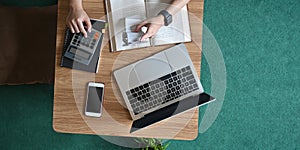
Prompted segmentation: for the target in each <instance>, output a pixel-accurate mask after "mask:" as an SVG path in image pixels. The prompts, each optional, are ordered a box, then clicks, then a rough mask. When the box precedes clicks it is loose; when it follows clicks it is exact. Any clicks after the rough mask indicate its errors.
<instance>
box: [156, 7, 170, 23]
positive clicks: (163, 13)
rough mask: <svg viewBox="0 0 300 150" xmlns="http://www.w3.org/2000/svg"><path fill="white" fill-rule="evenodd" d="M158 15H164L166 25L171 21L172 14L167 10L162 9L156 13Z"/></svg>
mask: <svg viewBox="0 0 300 150" xmlns="http://www.w3.org/2000/svg"><path fill="white" fill-rule="evenodd" d="M158 15H163V16H164V22H165V26H168V25H169V24H171V23H172V15H171V14H170V13H169V12H168V11H166V10H162V11H160V12H159V13H158Z"/></svg>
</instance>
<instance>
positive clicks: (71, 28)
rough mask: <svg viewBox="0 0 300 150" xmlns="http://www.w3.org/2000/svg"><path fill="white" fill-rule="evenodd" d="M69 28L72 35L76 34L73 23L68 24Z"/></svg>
mask: <svg viewBox="0 0 300 150" xmlns="http://www.w3.org/2000/svg"><path fill="white" fill-rule="evenodd" d="M68 27H69V28H70V30H71V32H72V33H75V30H74V28H73V25H72V24H71V23H69V22H68Z"/></svg>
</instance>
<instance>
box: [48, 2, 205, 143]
mask: <svg viewBox="0 0 300 150" xmlns="http://www.w3.org/2000/svg"><path fill="white" fill-rule="evenodd" d="M67 3H68V1H65V0H59V1H58V18H57V19H58V20H57V37H56V38H57V39H56V66H55V84H54V108H53V128H54V130H55V131H57V132H63V133H79V134H97V135H111V136H127V137H147V138H162V139H181V140H193V139H195V138H196V137H197V135H198V108H195V109H191V110H189V111H186V112H184V113H181V114H179V115H176V116H174V117H172V118H168V119H165V120H163V121H161V122H158V123H155V124H153V125H151V126H149V127H146V128H144V129H141V130H139V131H136V132H133V133H129V131H130V128H131V124H132V119H131V117H130V115H129V112H128V111H127V109H126V107H125V105H124V102H123V99H122V98H121V94H120V92H119V91H118V87H117V85H116V82H115V81H114V78H112V70H115V69H117V68H120V67H122V66H126V65H127V64H129V63H132V62H135V61H137V60H140V59H142V58H145V57H147V56H150V55H152V54H154V53H157V52H159V51H161V50H163V49H166V48H169V47H171V46H173V45H165V46H157V47H150V48H143V49H137V50H129V51H122V52H114V53H111V52H110V50H109V48H110V46H109V37H108V34H105V37H104V39H105V40H104V42H103V49H102V52H101V58H100V68H99V72H98V73H97V74H95V73H89V72H83V71H78V70H72V69H68V68H63V67H60V61H61V55H62V49H63V41H64V31H65V28H66V24H65V20H66V16H67V14H68V4H67ZM83 6H84V9H85V10H86V12H87V13H88V15H89V17H90V18H95V19H102V20H106V19H105V14H106V13H105V4H104V0H83ZM188 10H189V12H190V14H189V19H190V26H191V33H192V40H193V42H190V43H186V46H187V48H188V50H189V54H190V56H191V59H192V61H193V63H194V66H195V68H196V70H197V73H198V75H199V76H200V66H201V51H202V50H201V47H202V19H203V0H191V2H190V3H189V4H188ZM90 81H95V82H102V83H105V97H104V103H103V112H102V117H101V118H92V117H86V116H85V115H84V105H85V97H86V87H87V83H88V82H90Z"/></svg>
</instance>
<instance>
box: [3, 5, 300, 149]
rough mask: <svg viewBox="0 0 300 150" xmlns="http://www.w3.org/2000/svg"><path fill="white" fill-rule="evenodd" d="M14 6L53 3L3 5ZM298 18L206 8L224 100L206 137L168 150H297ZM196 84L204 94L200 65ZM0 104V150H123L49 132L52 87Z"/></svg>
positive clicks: (295, 8)
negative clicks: (222, 70) (221, 67)
mask: <svg viewBox="0 0 300 150" xmlns="http://www.w3.org/2000/svg"><path fill="white" fill-rule="evenodd" d="M13 2H14V3H15V4H16V3H17V2H19V3H18V5H20V6H21V5H23V6H32V5H38V6H40V5H47V4H53V3H55V1H35V0H33V1H29V0H27V1H21V2H23V3H21V2H20V1H11V3H10V2H7V3H3V2H1V3H0V4H7V5H9V4H13ZM43 2H44V3H43ZM299 14H300V1H299V0H286V1H281V0H244V1H239V0H225V1H219V0H206V1H205V6H204V23H205V24H206V25H207V27H208V28H209V29H210V30H211V32H212V33H213V35H214V36H215V38H216V40H217V42H218V44H219V46H220V48H221V51H222V53H223V57H224V60H225V64H226V71H227V85H226V86H227V90H226V96H225V99H224V103H223V107H222V110H221V112H220V113H219V116H218V118H217V119H216V121H215V122H214V123H213V125H212V126H211V127H210V128H209V129H208V130H207V131H206V132H205V133H202V134H199V136H198V138H197V139H195V140H193V141H177V140H172V141H171V144H170V146H169V148H168V149H170V150H173V149H178V150H182V149H185V150H194V149H197V150H198V149H284V150H285V149H293V150H294V149H300V142H299V140H300V115H299V112H300V101H299V99H300V95H299V91H300V85H299V84H300V79H299V74H300V62H299V61H300V58H299V57H300V45H299V44H300V15H299ZM207 34H208V32H207V31H205V33H204V37H203V47H204V48H205V47H206V45H209V44H210V43H209V42H208V41H206V38H205V35H207ZM204 50H205V51H208V50H209V49H204ZM201 81H202V84H203V86H204V88H205V90H206V91H208V92H209V91H210V89H211V88H210V85H211V80H210V71H209V66H208V64H207V61H206V59H205V58H203V60H202V68H201ZM0 101H1V105H0V118H1V119H2V120H1V122H0V127H1V129H0V134H1V138H0V149H112V150H114V149H125V148H123V147H119V146H116V145H113V144H111V143H109V142H106V141H105V140H103V139H101V138H99V137H97V136H90V135H74V134H61V133H56V132H54V131H53V129H52V107H53V85H44V84H36V85H20V86H0ZM203 108H204V109H201V111H200V115H201V116H202V115H203V113H204V112H205V108H206V107H203Z"/></svg>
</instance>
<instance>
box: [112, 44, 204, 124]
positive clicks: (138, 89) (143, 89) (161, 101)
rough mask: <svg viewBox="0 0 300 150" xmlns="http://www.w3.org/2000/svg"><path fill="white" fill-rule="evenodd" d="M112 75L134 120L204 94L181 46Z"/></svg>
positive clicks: (187, 55)
mask: <svg viewBox="0 0 300 150" xmlns="http://www.w3.org/2000/svg"><path fill="white" fill-rule="evenodd" d="M113 75H114V77H115V79H116V82H117V84H118V86H119V89H120V92H121V93H122V97H123V98H124V101H125V104H126V106H127V108H128V111H129V113H130V115H131V118H132V119H133V120H138V119H141V118H143V117H144V116H145V115H147V114H150V113H152V112H157V110H160V109H164V108H167V107H168V106H170V105H172V104H174V103H177V102H178V101H181V100H183V99H187V98H189V97H194V96H198V95H199V94H201V93H203V92H204V90H203V87H202V85H201V83H200V81H199V78H198V75H197V72H196V70H195V68H194V65H193V63H192V60H191V58H190V56H189V54H188V51H187V48H186V47H185V45H184V44H178V45H176V46H173V47H171V48H169V49H166V50H163V51H161V52H159V53H156V54H154V55H152V56H150V57H148V58H145V59H142V60H139V61H137V62H135V63H132V64H130V65H128V66H125V67H123V68H120V69H118V70H115V71H114V72H113Z"/></svg>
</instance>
